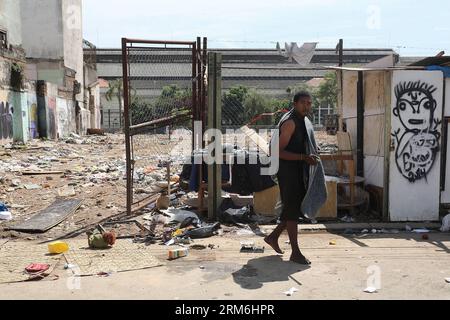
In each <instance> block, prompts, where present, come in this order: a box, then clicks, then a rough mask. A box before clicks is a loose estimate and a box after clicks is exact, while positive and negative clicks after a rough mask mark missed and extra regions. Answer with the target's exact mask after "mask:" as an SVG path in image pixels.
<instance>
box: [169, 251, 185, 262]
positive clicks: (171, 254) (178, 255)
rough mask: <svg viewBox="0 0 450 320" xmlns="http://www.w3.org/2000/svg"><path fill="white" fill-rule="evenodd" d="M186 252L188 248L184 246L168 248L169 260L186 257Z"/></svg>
mask: <svg viewBox="0 0 450 320" xmlns="http://www.w3.org/2000/svg"><path fill="white" fill-rule="evenodd" d="M188 254H189V250H188V249H186V248H183V249H173V250H169V260H175V259H178V258H183V257H187V255H188Z"/></svg>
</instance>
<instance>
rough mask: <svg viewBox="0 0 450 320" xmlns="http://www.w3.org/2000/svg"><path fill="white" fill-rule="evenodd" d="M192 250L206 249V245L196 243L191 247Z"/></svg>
mask: <svg viewBox="0 0 450 320" xmlns="http://www.w3.org/2000/svg"><path fill="white" fill-rule="evenodd" d="M189 248H190V249H192V250H206V246H204V245H202V244H194V245H192V246H190V247H189Z"/></svg>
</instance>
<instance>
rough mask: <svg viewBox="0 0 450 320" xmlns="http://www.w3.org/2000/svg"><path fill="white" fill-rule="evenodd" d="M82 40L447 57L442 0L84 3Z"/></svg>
mask: <svg viewBox="0 0 450 320" xmlns="http://www.w3.org/2000/svg"><path fill="white" fill-rule="evenodd" d="M83 32H84V38H85V39H86V40H89V41H90V42H92V43H94V44H95V45H96V46H97V47H99V48H118V47H120V44H121V41H120V39H121V38H122V37H129V38H139V39H150V40H181V41H193V40H195V39H196V37H197V36H202V37H208V46H209V47H210V48H275V47H276V43H277V42H279V43H280V44H281V46H282V47H284V43H285V42H289V43H291V42H297V43H298V44H302V43H304V42H318V43H319V44H318V46H319V47H320V48H334V47H335V46H336V44H337V43H338V41H339V39H340V38H342V39H344V46H345V47H347V48H392V49H394V50H395V51H397V52H398V53H399V54H401V55H403V56H430V55H436V54H437V53H439V52H440V51H441V50H444V51H445V52H446V54H450V1H447V0H427V1H422V0H412V1H411V0H409V1H406V0H372V1H367V0H222V1H217V0H127V1H124V0H83Z"/></svg>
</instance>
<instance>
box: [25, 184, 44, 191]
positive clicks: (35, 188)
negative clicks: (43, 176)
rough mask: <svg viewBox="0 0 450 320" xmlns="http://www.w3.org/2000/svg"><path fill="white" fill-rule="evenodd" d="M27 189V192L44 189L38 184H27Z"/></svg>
mask: <svg viewBox="0 0 450 320" xmlns="http://www.w3.org/2000/svg"><path fill="white" fill-rule="evenodd" d="M24 187H25V189H27V190H38V189H42V187H41V186H40V185H37V184H26V185H24Z"/></svg>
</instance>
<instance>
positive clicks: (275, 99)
mask: <svg viewBox="0 0 450 320" xmlns="http://www.w3.org/2000/svg"><path fill="white" fill-rule="evenodd" d="M326 73H327V71H326V70H324V69H323V68H316V69H315V68H299V67H296V66H292V67H290V68H286V67H279V68H277V67H264V66H261V67H259V66H258V67H256V66H253V67H249V66H245V67H239V66H230V65H227V64H226V63H224V64H223V66H222V129H223V131H224V142H225V143H227V144H233V145H235V146H237V147H239V148H241V149H245V150H252V149H258V146H257V145H256V144H255V142H254V141H253V139H252V138H251V132H252V131H256V132H259V133H260V135H262V136H263V138H264V139H268V140H270V138H271V135H270V132H271V130H273V129H276V128H277V125H278V123H279V121H280V120H281V118H282V117H283V115H284V114H285V113H286V112H287V111H288V110H289V109H290V108H291V107H292V101H293V98H294V95H295V94H296V93H297V92H298V91H302V90H306V91H309V92H310V93H311V94H312V95H313V112H312V114H311V116H310V119H311V121H312V122H313V124H314V125H315V127H316V128H317V129H318V130H322V129H324V127H325V118H326V116H327V115H330V114H334V112H335V107H334V105H333V104H332V103H324V102H323V101H320V99H319V96H318V94H317V92H318V88H319V86H320V83H321V82H320V81H317V79H318V78H319V77H321V78H323V77H324V76H325V75H326ZM311 79H316V81H314V82H311V81H310V80H311ZM239 129H242V130H239ZM248 129H251V130H252V131H249V130H248ZM231 130H234V131H235V132H234V133H233V134H231V133H227V131H228V132H231ZM236 130H238V131H236Z"/></svg>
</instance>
